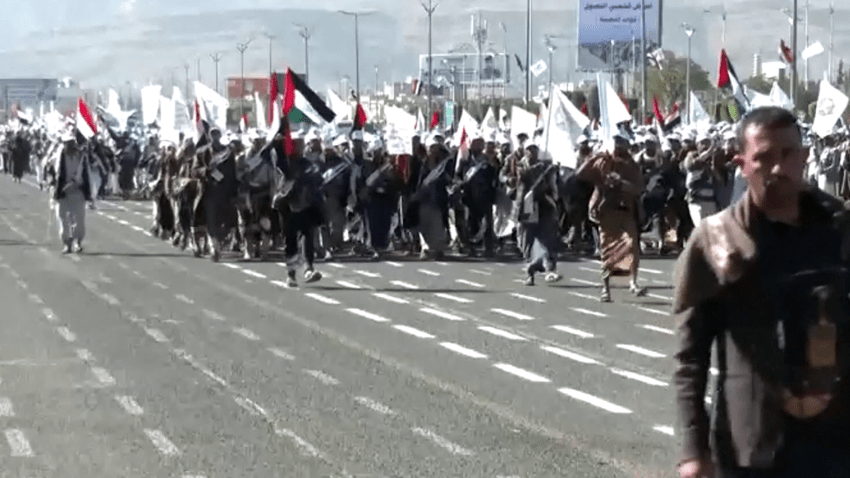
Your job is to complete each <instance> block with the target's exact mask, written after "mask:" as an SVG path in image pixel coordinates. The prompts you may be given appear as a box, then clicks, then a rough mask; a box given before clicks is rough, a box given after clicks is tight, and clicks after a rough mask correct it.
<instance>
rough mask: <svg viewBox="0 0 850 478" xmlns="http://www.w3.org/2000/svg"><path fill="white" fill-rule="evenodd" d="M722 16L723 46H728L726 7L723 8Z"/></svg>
mask: <svg viewBox="0 0 850 478" xmlns="http://www.w3.org/2000/svg"><path fill="white" fill-rule="evenodd" d="M721 18H723V33H722V37H723V39H722V40H721V41H722V42H723V48H726V7H724V8H723V14H722V16H721Z"/></svg>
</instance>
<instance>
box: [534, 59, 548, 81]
mask: <svg viewBox="0 0 850 478" xmlns="http://www.w3.org/2000/svg"><path fill="white" fill-rule="evenodd" d="M546 68H547V67H546V62H545V61H543V60H540V61H538V62H537V63H535V64H533V65H531V74H532V75H534V77H535V78H537V77H538V76H540V75H542V74H543V72H544V71H546Z"/></svg>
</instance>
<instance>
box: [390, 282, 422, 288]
mask: <svg viewBox="0 0 850 478" xmlns="http://www.w3.org/2000/svg"><path fill="white" fill-rule="evenodd" d="M390 284H392V285H395V286H398V287H403V288H405V289H410V290H417V289H419V286H418V285H413V284H410V283H407V282H403V281H400V280H394V281H390Z"/></svg>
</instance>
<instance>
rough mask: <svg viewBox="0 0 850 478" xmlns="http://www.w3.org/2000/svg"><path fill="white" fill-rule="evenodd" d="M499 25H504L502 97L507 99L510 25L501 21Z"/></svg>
mask: <svg viewBox="0 0 850 478" xmlns="http://www.w3.org/2000/svg"><path fill="white" fill-rule="evenodd" d="M499 26H500V27H502V32H503V33H504V35H503V39H504V41H505V72H504V73H503V76H504V78H502V80H503V81H502V85H503V86H502V99H505V98H507V97H508V26H507V25H506V24H505V22H499Z"/></svg>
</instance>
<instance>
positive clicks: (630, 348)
mask: <svg viewBox="0 0 850 478" xmlns="http://www.w3.org/2000/svg"><path fill="white" fill-rule="evenodd" d="M617 348H618V349H623V350H628V351H629V352H634V353H636V354H640V355H645V356H647V357H652V358H664V357H666V355H664V354H662V353H659V352H656V351H654V350H649V349H645V348H643V347H638V346H637V345H629V344H617Z"/></svg>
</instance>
